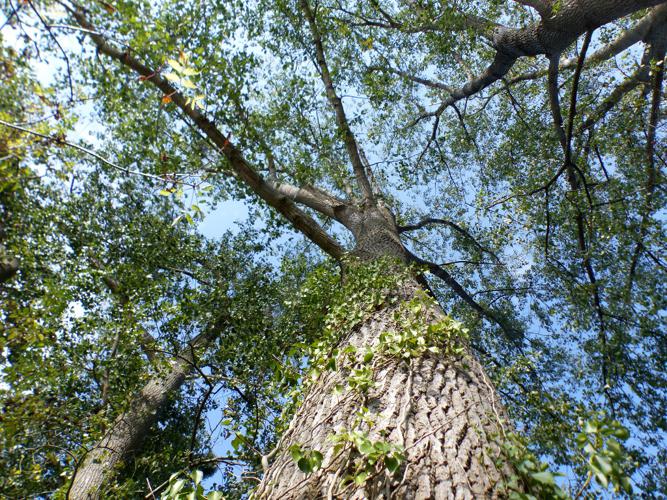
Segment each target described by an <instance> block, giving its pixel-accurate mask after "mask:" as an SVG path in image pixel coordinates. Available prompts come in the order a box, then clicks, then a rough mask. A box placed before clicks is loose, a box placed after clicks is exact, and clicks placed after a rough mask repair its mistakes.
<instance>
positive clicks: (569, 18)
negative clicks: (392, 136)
mask: <svg viewBox="0 0 667 500" xmlns="http://www.w3.org/2000/svg"><path fill="white" fill-rule="evenodd" d="M664 1H665V0H636V1H624V0H613V1H604V2H603V1H596V2H593V1H590V2H577V1H574V0H570V1H566V2H563V5H562V6H561V7H560V8H559V9H558V12H556V13H554V14H553V15H552V16H551V17H549V18H548V19H543V20H541V21H540V22H539V23H536V24H533V25H530V26H526V27H525V28H518V29H512V28H504V27H497V28H496V30H495V32H494V36H493V46H494V47H495V48H496V55H495V57H494V59H493V62H492V63H491V65H490V66H489V67H488V68H487V69H486V70H485V71H484V72H483V73H482V74H481V75H479V76H478V77H477V78H475V79H473V80H470V81H469V82H468V83H466V84H465V85H464V86H463V87H461V88H459V89H457V90H456V91H454V92H452V93H451V94H450V96H448V97H447V98H446V99H445V100H444V101H443V102H442V103H441V104H440V106H439V107H438V109H437V110H436V111H434V112H433V113H428V114H425V115H423V116H422V117H421V118H426V117H429V116H436V117H437V116H440V115H441V114H442V112H443V111H444V110H445V109H446V108H447V107H448V106H451V105H452V104H454V103H456V102H457V101H459V100H461V99H464V98H466V97H470V96H472V95H474V94H476V93H478V92H479V91H481V90H483V89H484V88H486V87H488V86H489V85H491V84H492V83H494V82H496V81H497V80H499V79H501V78H503V77H504V76H505V75H506V74H507V72H508V71H509V70H510V69H511V68H512V66H513V65H514V63H515V62H516V60H517V59H519V58H520V57H525V56H537V55H542V54H543V55H547V56H549V57H550V58H552V57H553V56H554V55H555V54H560V53H562V52H563V50H565V49H566V48H567V47H568V46H569V45H570V44H571V43H572V42H574V41H575V40H576V39H577V38H578V37H579V36H580V35H582V34H583V33H585V32H586V31H590V30H593V29H595V28H598V27H600V26H602V25H604V24H607V23H609V22H611V21H614V20H616V19H620V18H621V17H624V16H626V15H628V14H631V13H632V12H635V11H637V10H640V9H644V8H647V7H653V6H655V5H659V4H662V3H664Z"/></svg>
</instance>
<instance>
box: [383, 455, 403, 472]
mask: <svg viewBox="0 0 667 500" xmlns="http://www.w3.org/2000/svg"><path fill="white" fill-rule="evenodd" d="M384 464H385V465H386V466H387V470H388V471H389V472H391V473H392V474H393V473H394V472H396V471H397V470H398V468H399V467H400V466H401V462H400V461H399V460H398V459H397V458H396V457H393V456H388V457H386V458H385V459H384Z"/></svg>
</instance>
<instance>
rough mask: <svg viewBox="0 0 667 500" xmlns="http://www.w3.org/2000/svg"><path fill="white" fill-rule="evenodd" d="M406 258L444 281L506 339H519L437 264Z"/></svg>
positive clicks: (418, 258)
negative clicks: (500, 330)
mask: <svg viewBox="0 0 667 500" xmlns="http://www.w3.org/2000/svg"><path fill="white" fill-rule="evenodd" d="M408 257H409V258H410V260H412V262H415V263H416V264H419V265H420V266H426V267H427V268H428V270H429V272H430V273H431V274H433V275H434V276H437V277H438V278H440V279H441V280H442V281H444V282H445V283H446V284H447V285H448V286H449V287H450V288H451V289H452V291H453V292H454V293H455V294H456V295H458V296H459V297H460V298H461V299H462V300H463V301H464V302H465V303H466V304H468V306H470V307H471V308H472V309H473V310H474V311H475V312H477V313H478V314H479V315H480V316H482V317H483V318H486V319H488V320H489V321H491V322H493V323H495V324H497V325H498V326H500V328H502V330H503V332H504V333H505V335H506V336H507V338H508V339H510V340H516V339H517V338H519V337H520V335H521V334H520V332H519V331H517V330H516V329H514V328H512V327H510V326H509V325H508V324H507V322H506V321H504V320H502V319H500V318H499V317H497V316H496V315H495V314H494V313H492V312H491V311H489V310H487V309H485V308H484V307H482V306H481V305H480V304H479V303H478V302H477V301H476V300H475V299H473V298H472V296H471V295H470V294H469V293H468V292H467V291H466V290H465V289H464V288H463V287H462V286H461V284H460V283H459V282H458V281H456V279H455V278H454V277H453V276H452V275H451V274H449V273H448V272H447V271H445V270H444V269H443V268H442V267H440V266H439V265H438V264H436V263H434V262H429V261H427V260H424V259H422V258H420V257H417V256H416V255H415V254H413V253H411V252H408Z"/></svg>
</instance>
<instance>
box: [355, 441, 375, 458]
mask: <svg viewBox="0 0 667 500" xmlns="http://www.w3.org/2000/svg"><path fill="white" fill-rule="evenodd" d="M358 449H359V453H361V454H362V455H370V454H371V453H373V450H374V447H373V443H371V442H370V441H369V440H368V439H362V440H361V441H360V442H359V447H358Z"/></svg>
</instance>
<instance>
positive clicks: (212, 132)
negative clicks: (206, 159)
mask: <svg viewBox="0 0 667 500" xmlns="http://www.w3.org/2000/svg"><path fill="white" fill-rule="evenodd" d="M70 12H71V13H72V15H73V16H74V18H75V19H76V21H77V23H78V24H79V25H80V26H81V27H82V28H84V29H86V30H88V31H89V33H88V36H89V37H90V38H91V39H92V41H93V43H94V44H95V45H96V47H97V49H98V51H99V52H101V53H102V54H105V55H107V56H109V57H111V58H112V59H114V60H116V61H118V62H120V63H121V64H122V65H123V66H125V67H127V68H129V69H131V70H133V71H134V72H136V73H138V74H139V75H141V76H143V77H144V81H147V82H150V83H151V84H152V85H154V86H155V87H157V88H158V89H160V90H161V91H162V92H163V93H164V94H165V95H169V96H170V97H171V100H172V102H173V103H174V104H176V106H178V107H179V108H180V109H181V110H182V112H183V113H184V114H185V115H186V116H187V117H188V118H190V119H191V120H192V121H193V123H194V124H195V125H196V126H197V127H198V128H199V130H201V131H202V133H204V135H205V136H206V137H208V138H209V139H210V140H211V142H213V144H215V145H216V146H217V147H218V148H219V150H220V152H221V153H222V154H223V155H224V157H225V158H226V159H227V161H228V162H229V164H230V166H231V169H232V171H233V172H234V173H235V174H236V176H237V177H238V178H239V179H240V180H241V181H242V182H244V183H245V184H246V185H247V186H248V187H249V188H250V189H251V190H252V191H253V192H254V193H255V194H256V195H257V196H259V197H260V198H261V199H262V200H264V201H265V202H266V203H267V204H268V205H270V206H272V207H273V208H275V209H276V210H277V211H278V212H279V213H281V214H282V215H283V216H284V217H285V218H286V219H287V220H289V221H290V222H291V223H292V225H293V226H294V228H295V229H297V230H298V231H300V232H301V233H302V234H304V235H305V236H306V237H308V238H309V239H310V240H311V241H313V242H314V243H315V244H316V245H317V246H319V247H320V248H321V249H322V250H323V251H324V252H326V253H328V254H329V255H331V256H332V257H334V258H336V259H339V258H341V257H342V256H343V254H344V252H345V251H344V249H343V247H342V246H341V245H340V244H339V243H338V242H337V241H336V240H334V239H333V238H332V237H331V236H330V235H329V234H327V233H326V232H325V231H324V229H322V227H321V226H320V225H319V224H318V223H317V222H316V221H315V220H314V219H313V218H312V217H310V216H309V215H308V214H306V213H305V212H303V211H302V210H301V209H299V208H298V207H297V206H296V205H295V204H294V203H293V202H292V201H291V200H289V199H288V198H286V197H285V196H284V195H283V194H281V193H279V192H277V191H276V190H275V189H274V188H273V187H272V186H271V184H270V183H268V182H266V181H265V179H264V178H263V177H262V176H261V175H260V174H259V173H257V171H256V170H255V169H254V168H253V167H252V166H251V165H250V164H249V163H248V162H247V161H246V159H245V158H244V157H243V154H242V152H241V151H240V150H239V149H238V148H237V147H236V146H235V145H234V144H233V143H232V142H231V141H230V140H229V137H226V136H225V135H224V134H223V133H222V132H220V130H219V129H218V128H217V127H216V126H215V125H214V124H213V122H212V121H211V120H209V119H208V118H207V117H206V116H205V115H204V114H203V113H201V112H200V111H199V110H197V109H195V108H194V107H193V106H190V105H188V104H187V102H186V99H185V97H184V96H183V95H182V94H181V93H180V92H178V90H177V89H176V88H174V87H173V86H172V85H171V84H170V83H169V82H168V81H167V80H166V79H165V78H163V77H162V76H160V75H159V74H158V73H157V72H156V71H154V70H152V69H151V68H149V67H147V66H145V65H144V64H142V63H141V62H139V61H138V60H137V59H136V58H135V57H134V56H132V54H131V52H130V51H129V50H128V51H121V50H119V49H118V48H117V47H115V46H113V45H111V44H110V43H108V42H107V41H106V39H105V38H104V37H103V36H101V35H98V34H94V33H95V32H96V31H97V30H95V27H94V26H93V25H92V24H91V23H90V22H89V21H88V20H87V18H86V17H85V11H84V9H83V8H81V7H80V6H77V8H76V9H70Z"/></svg>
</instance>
